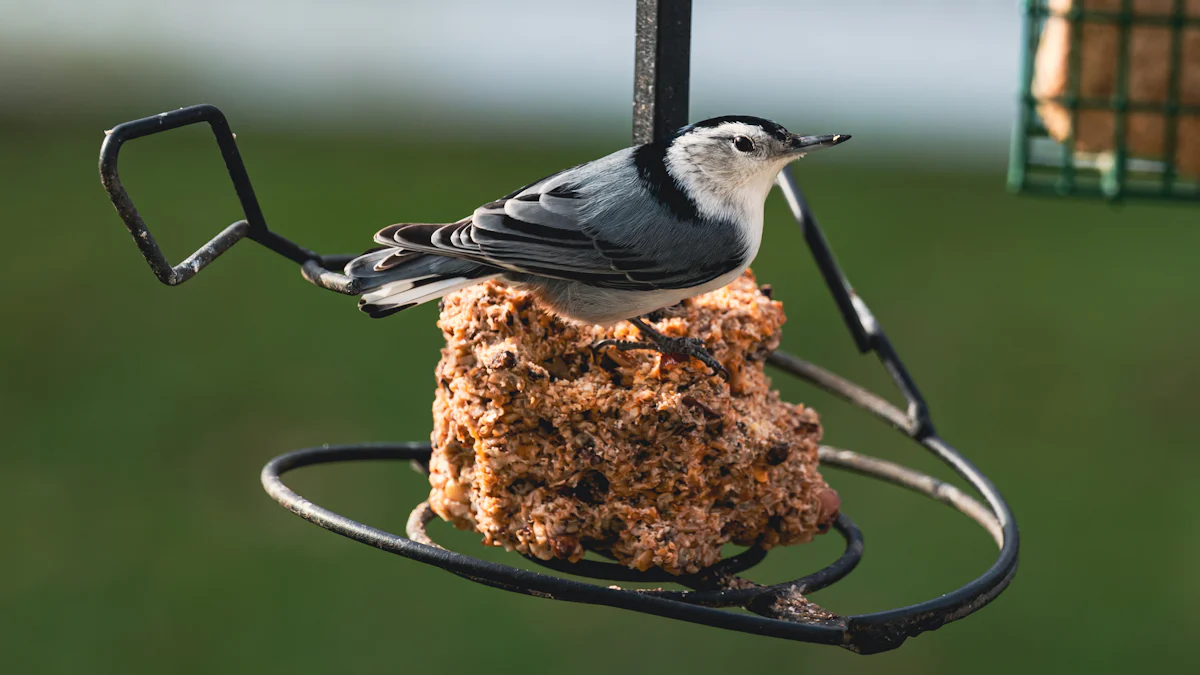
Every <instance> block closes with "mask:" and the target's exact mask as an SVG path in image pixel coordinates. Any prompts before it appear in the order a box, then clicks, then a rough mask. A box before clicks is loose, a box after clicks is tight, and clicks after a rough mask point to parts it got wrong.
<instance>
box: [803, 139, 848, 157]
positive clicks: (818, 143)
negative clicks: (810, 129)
mask: <svg viewBox="0 0 1200 675" xmlns="http://www.w3.org/2000/svg"><path fill="white" fill-rule="evenodd" d="M848 140H850V135H849V134H832V135H829V136H800V135H797V134H792V137H791V152H792V153H793V154H795V155H798V156H800V157H803V156H804V155H805V154H806V153H809V152H812V151H813V150H820V149H821V148H832V147H833V146H835V145H838V144H839V143H845V142H846V141H848Z"/></svg>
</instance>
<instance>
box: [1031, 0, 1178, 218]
mask: <svg viewBox="0 0 1200 675" xmlns="http://www.w3.org/2000/svg"><path fill="white" fill-rule="evenodd" d="M1024 11H1025V35H1024V40H1023V60H1022V67H1021V93H1020V106H1019V113H1018V118H1017V124H1016V128H1015V129H1014V132H1013V141H1012V150H1011V156H1010V163H1009V176H1008V183H1009V187H1010V188H1011V189H1012V190H1014V191H1018V192H1030V193H1045V194H1057V195H1083V196H1096V197H1104V198H1107V199H1110V200H1120V199H1123V198H1127V197H1137V198H1150V199H1163V200H1184V201H1189V200H1190V201H1195V202H1200V0H1025V2H1024Z"/></svg>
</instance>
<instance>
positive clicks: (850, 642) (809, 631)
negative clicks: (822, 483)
mask: <svg viewBox="0 0 1200 675" xmlns="http://www.w3.org/2000/svg"><path fill="white" fill-rule="evenodd" d="M769 362H770V363H772V364H773V365H775V366H778V367H780V368H781V369H783V370H784V371H785V372H788V373H790V374H792V375H795V376H797V377H799V378H801V379H804V380H807V381H809V382H812V383H813V384H816V385H817V386H819V387H821V388H822V389H825V390H827V391H829V392H831V393H833V394H835V395H838V396H840V397H842V398H844V399H846V400H848V401H850V402H851V403H854V404H855V405H857V406H859V407H861V408H863V409H865V410H867V411H868V412H871V413H873V414H875V415H876V416H877V417H879V418H881V419H883V420H885V421H887V422H889V423H892V424H893V426H897V427H899V426H900V425H897V424H895V422H896V421H898V420H902V419H904V414H903V413H901V412H900V410H899V409H897V408H895V406H892V405H891V404H890V403H888V402H887V401H886V400H884V399H882V398H880V397H878V396H876V395H875V394H872V393H871V392H869V391H867V390H865V389H862V388H861V387H858V386H857V385H855V384H853V383H851V382H849V381H847V380H845V379H843V378H841V377H839V376H837V375H835V374H833V373H831V372H829V371H827V370H825V369H823V368H820V367H819V366H816V365H813V364H811V363H808V362H806V361H802V360H801V359H798V358H796V357H794V356H791V355H789V354H785V353H779V352H777V353H776V354H775V355H773V356H772V357H771V359H770V360H769ZM918 442H920V443H921V444H922V445H925V446H926V447H928V448H930V449H931V450H935V448H936V450H935V452H941V453H946V454H948V455H951V456H955V457H958V455H957V452H955V451H954V450H953V449H952V448H950V447H949V446H948V445H946V444H945V443H944V442H943V441H941V439H938V438H937V437H935V436H927V437H925V438H922V439H918ZM429 453H430V446H429V444H428V443H399V444H366V445H343V446H322V447H317V448H307V449H304V450H296V451H293V452H289V453H287V454H284V455H280V456H278V457H276V458H274V459H272V460H271V461H270V462H268V463H267V465H266V466H264V467H263V470H262V475H261V478H262V484H263V488H264V489H266V491H267V493H268V494H270V495H271V497H272V498H273V499H275V500H276V501H277V502H279V503H280V504H282V505H283V506H284V507H285V508H287V509H288V510H289V511H291V512H293V513H295V514H296V515H298V516H300V517H301V518H304V519H305V520H308V521H309V522H312V523H314V524H316V525H319V526H321V527H322V528H325V529H327V530H330V531H331V532H334V533H337V534H340V535H342V536H344V537H348V538H350V539H353V540H355V541H358V542H361V543H364V544H367V545H369V546H373V547H375V548H378V549H380V550H383V551H387V552H389V553H394V554H396V555H400V556H404V557H406V558H411V559H413V560H417V561H419V562H423V563H427V564H431V565H435V566H437V567H440V568H442V569H445V570H448V571H450V572H453V573H454V574H457V575H458V576H460V577H463V578H465V579H470V580H471V581H474V582H477V583H481V584H484V585H487V586H492V587H494V588H500V589H503V590H506V591H511V592H514V593H521V594H524V595H532V596H536V597H543V598H549V599H555V600H566V601H570V602H583V603H590V604H599V605H608V606H612V607H620V608H624V609H630V610H634V611H639V612H645V613H649V614H656V615H659V616H665V617H670V618H674V619H680V620H683V621H689V622H692V623H699V624H706V625H710V626H715V627H719V628H727V629H731V630H737V631H742V632H746V633H755V634H759V635H767V636H771V637H779V638H786V639H790V640H799V641H803V642H815V643H820V644H829V645H837V646H840V647H843V648H845V649H848V650H850V651H854V652H857V653H860V654H872V653H877V652H881V651H887V650H890V649H895V648H896V647H899V646H900V645H901V644H902V643H903V642H904V640H906V639H907V638H909V637H913V636H915V635H918V634H920V633H923V632H926V631H930V630H935V629H937V628H940V627H941V626H943V625H945V624H946V623H949V622H950V621H954V620H957V619H960V618H962V617H964V616H967V615H968V614H971V613H972V612H974V611H976V610H978V609H979V608H981V607H983V606H984V605H986V604H987V603H988V602H990V601H991V600H992V599H993V598H995V597H996V596H997V595H999V594H1000V592H1001V591H1003V590H1004V588H1005V587H1006V586H1007V585H1008V583H1009V582H1010V581H1011V580H1012V577H1013V575H1014V574H1015V573H1016V568H1017V545H1016V538H1015V536H1014V535H1015V526H1014V525H1013V524H1012V520H1011V518H1010V517H1009V514H1008V510H1007V506H1006V505H1005V504H1004V502H1003V501H1002V500H999V501H998V502H995V503H993V502H992V500H991V499H988V501H989V503H988V504H987V505H985V504H983V503H980V502H978V501H976V500H975V499H973V498H972V497H970V496H969V495H967V494H966V493H964V492H962V491H961V490H959V489H957V488H955V487H954V486H952V485H949V484H947V483H944V482H942V481H939V480H937V479H935V478H932V477H930V476H927V475H925V474H922V473H919V472H917V471H914V470H912V469H909V468H907V467H904V466H901V465H898V464H894V463H892V462H887V461H884V460H881V459H876V458H873V457H869V456H866V455H860V454H858V453H855V452H851V451H849V450H839V449H835V448H828V447H822V449H821V461H822V463H823V464H824V465H826V466H835V467H839V468H843V469H847V470H850V471H854V472H856V473H859V474H862V475H865V476H870V477H873V478H878V479H881V480H884V481H887V482H890V483H893V484H895V485H899V486H901V487H905V488H908V489H910V490H913V491H915V492H918V493H920V494H923V495H925V496H927V497H930V498H932V499H935V500H937V501H940V502H942V503H944V504H947V505H949V506H951V507H952V508H955V509H956V510H958V511H960V512H962V513H964V514H966V515H967V516H969V517H971V518H972V519H973V520H975V521H976V522H978V523H979V524H980V525H981V526H983V527H984V528H985V529H986V530H987V531H988V532H989V534H991V536H992V537H993V539H995V540H996V543H997V545H998V546H999V548H1000V552H999V555H998V557H997V559H996V561H995V562H994V563H993V564H992V566H991V567H990V568H989V569H988V570H987V571H986V572H985V573H984V574H983V575H982V576H980V577H978V578H977V579H975V580H974V581H972V582H970V583H968V584H967V585H965V586H963V587H962V588H959V589H957V590H955V591H952V592H950V593H947V594H945V595H942V596H940V597H938V598H935V599H933V600H929V601H926V602H923V603H919V604H916V605H912V606H909V607H903V608H900V609H894V610H888V611H883V612H875V613H871V614H860V615H854V616H837V615H831V614H828V613H827V612H824V611H823V610H820V608H816V607H815V605H812V604H811V603H809V601H808V600H807V599H805V598H804V597H803V595H804V594H806V593H811V592H814V591H817V590H820V589H821V588H825V587H827V586H828V585H830V584H832V583H834V582H836V581H838V580H840V579H842V578H843V577H845V576H846V575H847V574H849V572H850V571H851V570H853V569H854V566H855V565H857V563H858V560H859V558H860V557H861V555H862V550H863V540H862V534H861V532H859V530H858V528H857V526H855V525H854V523H853V522H852V521H851V520H850V519H849V518H848V517H847V516H845V515H844V514H843V515H842V516H839V519H838V522H837V524H836V528H837V530H838V531H839V532H840V533H841V534H842V536H843V537H844V538H845V539H846V543H847V546H846V550H845V552H844V553H843V554H842V556H841V557H840V558H839V559H838V560H837V561H835V562H834V563H832V564H831V565H829V566H827V567H826V568H824V569H822V570H820V571H818V572H816V573H813V574H810V575H808V576H805V577H802V578H800V579H797V580H795V581H791V582H786V583H783V584H776V585H773V586H758V585H756V584H751V583H750V582H746V581H745V580H740V579H737V577H736V576H734V575H735V574H736V573H737V572H740V571H742V570H744V569H748V568H749V567H751V566H753V565H754V564H756V563H757V562H759V561H761V560H762V559H763V557H765V552H760V553H751V552H752V551H755V550H756V549H754V548H752V549H750V550H749V551H747V552H745V553H743V554H740V555H739V556H735V557H733V558H728V559H726V560H725V561H723V562H722V563H719V564H718V565H717V566H715V567H714V568H711V569H710V570H706V571H705V572H702V573H701V574H699V575H694V576H691V577H670V576H669V575H665V573H662V572H657V573H638V572H636V571H634V570H629V569H627V568H620V569H622V570H625V571H623V572H619V573H617V572H614V570H613V568H614V567H619V566H610V565H608V564H606V563H600V562H597V561H583V562H584V563H586V564H578V563H576V564H571V563H565V562H553V563H547V566H548V567H550V568H551V569H553V570H554V571H558V572H566V573H571V574H574V575H577V576H585V577H592V578H598V579H604V580H609V581H613V580H616V581H641V582H654V583H660V582H663V581H668V580H669V581H674V582H676V583H681V584H683V585H685V586H691V587H693V588H694V589H696V590H691V591H674V590H631V589H622V588H619V587H615V586H600V585H596V584H591V583H586V582H581V581H575V580H572V579H564V578H562V577H557V576H552V575H549V574H545V573H542V572H535V571H529V570H523V569H519V568H516V567H512V566H509V565H502V564H497V563H492V562H487V561H484V560H480V559H478V558H474V557H471V556H468V555H464V554H461V553H457V552H454V551H449V550H447V549H444V548H442V547H441V546H438V545H437V544H436V543H434V542H433V540H432V539H431V538H430V537H429V536H428V535H427V534H426V532H425V527H424V526H425V523H426V522H428V521H429V520H430V519H432V517H433V514H432V511H431V510H429V509H428V506H427V505H426V504H425V503H422V504H420V505H418V507H417V508H416V509H414V511H413V513H412V515H411V516H410V518H409V522H408V527H407V528H406V529H407V533H408V535H409V536H408V537H404V536H401V535H397V534H392V533H390V532H386V531H383V530H380V529H377V528H374V527H370V526H368V525H364V524H363V523H360V522H357V521H355V520H352V519H350V518H347V517H346V516H342V515H339V514H337V513H334V512H333V511H330V510H329V509H326V508H324V507H321V506H319V505H317V504H315V503H313V502H312V501H310V500H308V499H306V498H304V497H302V496H301V495H299V494H297V493H296V492H295V491H293V490H292V489H291V488H289V487H288V486H287V485H286V484H284V482H283V479H282V476H283V474H285V473H287V472H288V471H292V470H294V469H298V468H300V467H304V466H312V465H316V464H326V463H331V462H344V461H362V460H380V459H391V460H396V459H408V460H417V461H421V460H424V459H427V458H428V456H429ZM959 459H960V460H961V457H959ZM961 462H962V465H963V466H964V468H966V474H965V475H964V477H965V478H967V480H968V481H970V482H972V483H973V484H975V485H976V487H980V488H983V487H986V486H987V479H986V478H983V476H981V475H979V474H978V472H975V471H974V468H973V467H971V466H970V465H969V463H966V461H965V460H961ZM952 466H953V464H952ZM956 468H957V467H956ZM972 472H974V473H972ZM980 491H981V493H983V494H984V496H985V498H987V497H988V492H987V490H985V489H981V490H980ZM993 496H994V495H993ZM614 577H620V578H614ZM730 606H738V607H743V608H745V609H748V610H750V611H751V612H753V613H754V614H740V613H733V612H728V611H723V610H721V609H718V608H719V607H730Z"/></svg>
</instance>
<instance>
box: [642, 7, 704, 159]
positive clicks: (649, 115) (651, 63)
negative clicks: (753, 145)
mask: <svg viewBox="0 0 1200 675" xmlns="http://www.w3.org/2000/svg"><path fill="white" fill-rule="evenodd" d="M691 61H692V0H638V3H637V44H636V45H635V46H634V67H633V142H634V144H635V145H641V144H642V143H649V142H651V141H657V140H660V139H663V138H665V137H667V136H669V135H670V134H671V133H673V132H674V131H675V130H676V129H678V128H679V127H682V126H683V125H685V124H687V122H688V82H689V81H691Z"/></svg>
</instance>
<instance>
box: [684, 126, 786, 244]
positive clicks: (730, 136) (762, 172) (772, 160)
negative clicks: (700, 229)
mask: <svg viewBox="0 0 1200 675" xmlns="http://www.w3.org/2000/svg"><path fill="white" fill-rule="evenodd" d="M789 150H790V148H789V142H788V141H787V140H781V139H779V138H777V137H776V136H774V135H773V134H772V133H770V132H768V131H767V130H765V129H763V128H762V127H761V126H758V125H756V124H747V123H744V122H725V123H723V124H720V125H718V126H715V127H707V128H696V129H691V130H690V131H688V132H686V133H684V134H683V135H681V136H679V137H678V138H676V139H675V141H674V142H673V143H672V144H671V146H670V147H669V148H667V153H666V167H667V172H668V173H669V174H670V175H671V176H672V177H673V178H674V179H675V180H676V181H678V183H679V186H680V188H682V189H683V191H684V192H685V193H686V194H687V195H688V197H690V198H691V199H692V201H693V202H695V204H696V208H697V210H698V211H699V212H700V214H701V215H703V216H706V217H709V218H714V219H719V220H725V221H730V222H733V223H735V224H737V225H738V226H739V227H740V228H741V229H742V234H743V236H744V237H745V240H746V244H747V246H748V247H749V248H750V251H751V257H753V255H755V254H757V252H758V248H759V245H760V243H761V242H762V224H763V207H764V205H765V202H766V200H767V194H768V193H769V192H770V191H771V186H772V185H773V184H774V182H775V177H776V176H777V175H778V174H779V171H780V170H781V169H782V168H783V167H784V166H785V165H787V163H788V162H790V161H792V160H793V159H795V158H796V155H795V154H794V153H790V152H789Z"/></svg>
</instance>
